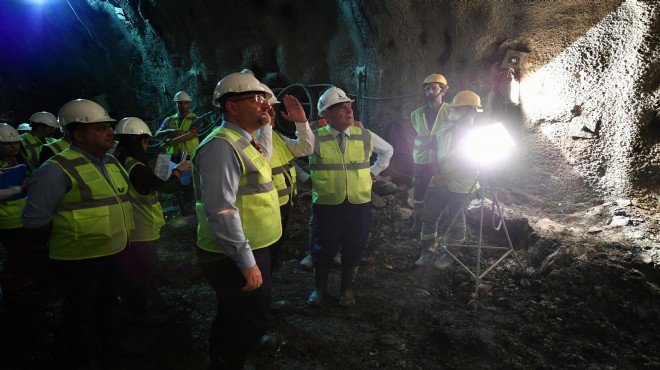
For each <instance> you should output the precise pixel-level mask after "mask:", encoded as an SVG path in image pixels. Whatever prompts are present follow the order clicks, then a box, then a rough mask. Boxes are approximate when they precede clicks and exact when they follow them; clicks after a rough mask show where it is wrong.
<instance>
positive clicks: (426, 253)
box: [415, 90, 482, 270]
mask: <svg viewBox="0 0 660 370" xmlns="http://www.w3.org/2000/svg"><path fill="white" fill-rule="evenodd" d="M481 111H482V108H481V99H480V98H479V96H478V95H477V94H475V93H474V92H472V91H467V90H466V91H460V92H459V93H457V94H456V96H454V100H453V101H452V103H451V104H450V105H449V115H448V117H447V121H446V122H444V123H443V124H441V125H440V126H439V127H437V128H436V130H435V132H434V133H433V135H432V137H431V142H430V148H429V152H430V155H431V157H430V158H429V159H430V166H431V172H432V174H433V178H432V179H431V182H430V185H429V187H428V189H427V190H426V194H425V196H424V204H425V206H426V207H425V209H424V215H423V216H422V230H421V247H422V251H421V255H420V257H419V258H418V259H417V261H416V262H415V265H416V266H418V267H422V266H426V265H428V264H429V263H430V262H431V260H432V258H433V254H434V252H435V250H436V248H437V241H436V239H437V237H438V220H439V218H440V216H441V214H442V213H443V211H445V210H446V212H445V213H444V214H445V216H446V217H447V218H448V219H449V220H452V219H453V218H454V217H456V220H455V221H454V224H453V226H452V229H451V230H448V232H447V233H446V238H445V239H446V240H443V241H442V242H443V243H445V245H452V246H451V247H450V249H452V250H453V251H456V249H457V248H458V247H457V245H460V244H463V242H464V241H465V233H466V224H465V206H466V200H467V198H468V197H469V196H470V194H471V191H474V190H477V189H478V188H479V184H478V183H476V184H475V181H476V179H477V176H478V171H477V169H476V168H474V166H473V165H472V164H470V163H469V162H467V160H466V158H464V156H463V155H461V154H462V153H461V152H460V151H459V150H458V149H459V148H460V146H461V143H462V141H463V140H464V138H465V137H466V135H467V134H468V132H469V130H470V129H471V128H472V125H473V124H474V118H475V117H476V115H477V113H478V112H481ZM473 185H476V186H475V187H474V188H473V187H472V186H473ZM453 262H454V258H453V257H451V256H450V255H449V254H446V253H445V254H443V255H442V256H441V257H440V259H439V260H438V261H437V262H436V263H435V264H434V266H435V267H436V268H437V269H439V270H443V269H446V268H448V267H449V266H451V265H452V264H453Z"/></svg>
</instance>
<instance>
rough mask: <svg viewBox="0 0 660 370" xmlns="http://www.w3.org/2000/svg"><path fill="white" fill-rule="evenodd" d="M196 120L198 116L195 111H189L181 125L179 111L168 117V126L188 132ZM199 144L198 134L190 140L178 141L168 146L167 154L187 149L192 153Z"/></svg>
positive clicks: (189, 153)
mask: <svg viewBox="0 0 660 370" xmlns="http://www.w3.org/2000/svg"><path fill="white" fill-rule="evenodd" d="M196 121H197V116H196V115H195V114H194V113H188V115H187V116H186V117H185V118H184V119H183V120H182V121H181V126H179V113H176V114H174V115H173V116H171V117H169V118H167V128H169V129H174V130H179V131H183V132H187V131H190V127H191V126H192V125H193V123H195V122H196ZM198 146H199V139H198V138H197V136H195V137H193V138H192V139H190V140H188V141H184V142H183V143H177V144H174V145H172V146H170V147H168V148H167V154H179V153H181V152H183V151H186V152H188V155H191V154H192V152H194V151H195V149H197V147H198Z"/></svg>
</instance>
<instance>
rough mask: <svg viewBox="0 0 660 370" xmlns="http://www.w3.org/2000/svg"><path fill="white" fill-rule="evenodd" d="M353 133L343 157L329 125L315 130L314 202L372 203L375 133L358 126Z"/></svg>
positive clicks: (348, 139)
mask: <svg viewBox="0 0 660 370" xmlns="http://www.w3.org/2000/svg"><path fill="white" fill-rule="evenodd" d="M349 130H350V136H348V137H346V138H345V140H346V145H345V147H344V154H343V155H342V153H341V150H340V149H339V144H338V143H337V140H336V139H335V137H334V135H333V134H332V131H330V128H329V127H328V126H326V127H322V128H320V129H318V130H315V131H314V136H315V138H316V140H315V143H314V153H312V154H311V155H310V156H309V168H310V172H311V176H312V202H314V203H318V204H341V203H342V202H344V200H346V199H348V201H349V203H352V204H362V203H367V202H369V201H371V186H372V180H371V170H370V169H369V167H370V165H369V158H370V157H371V153H372V151H373V144H372V142H371V132H370V131H369V130H367V129H362V128H359V127H356V126H351V127H349Z"/></svg>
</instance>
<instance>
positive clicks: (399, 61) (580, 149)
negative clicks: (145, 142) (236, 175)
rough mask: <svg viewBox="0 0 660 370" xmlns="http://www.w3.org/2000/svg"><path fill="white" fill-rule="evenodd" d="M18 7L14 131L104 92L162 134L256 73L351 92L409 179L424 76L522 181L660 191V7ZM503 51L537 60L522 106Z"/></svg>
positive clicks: (275, 2)
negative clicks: (463, 108)
mask: <svg viewBox="0 0 660 370" xmlns="http://www.w3.org/2000/svg"><path fill="white" fill-rule="evenodd" d="M18 4H19V3H18V2H13V1H10V2H3V3H2V4H1V5H0V7H2V8H1V9H2V10H3V12H2V13H0V21H2V22H0V24H1V26H0V27H3V31H4V34H6V35H7V40H9V41H10V43H9V46H10V47H12V48H13V49H14V50H17V52H15V53H14V54H11V55H10V54H7V53H0V63H2V65H3V66H5V68H2V69H1V70H0V112H1V113H2V116H4V117H9V118H10V119H11V120H12V121H14V122H19V121H22V120H24V119H26V118H27V117H29V115H30V114H31V113H33V112H34V111H37V110H42V109H46V110H50V111H53V112H56V111H57V109H58V108H59V106H61V105H62V104H63V103H64V102H66V101H68V100H71V99H73V98H78V97H89V98H91V97H97V98H98V99H99V100H101V101H104V103H105V104H106V105H107V106H108V108H109V109H111V110H113V115H116V116H117V117H118V118H121V117H123V116H128V115H136V116H140V117H143V118H145V119H146V120H149V121H151V123H152V125H157V124H158V122H160V121H161V120H162V118H163V116H164V115H166V114H168V113H169V112H171V110H172V109H173V104H172V103H171V97H172V96H173V94H174V93H175V92H176V91H178V90H181V89H183V90H187V91H188V92H190V93H191V94H192V96H193V107H192V108H193V111H195V112H197V113H200V114H203V113H206V112H209V111H211V110H212V109H213V107H212V106H211V104H210V97H211V93H212V91H213V88H214V86H215V84H216V83H217V81H218V80H219V79H220V78H222V76H224V75H226V74H227V73H229V72H233V71H238V70H241V69H243V68H250V69H252V70H253V71H254V72H255V74H256V75H257V77H259V78H261V79H262V80H263V81H265V82H266V83H268V84H269V85H270V86H271V87H273V88H275V89H276V91H277V88H284V87H287V86H289V85H291V84H295V83H301V84H304V85H306V86H308V87H309V90H310V91H311V97H312V99H311V100H312V101H310V102H307V103H308V104H312V105H313V104H315V103H316V101H315V98H316V97H317V96H318V94H320V93H321V92H322V90H323V89H324V88H325V86H326V85H327V84H335V85H338V86H340V87H342V88H344V89H345V90H346V91H347V92H349V93H350V94H354V96H355V97H356V98H357V102H356V104H355V109H356V110H357V116H358V117H359V118H360V119H362V120H363V121H365V123H366V125H367V126H368V127H370V128H372V129H373V130H374V131H376V132H378V133H379V134H381V136H384V137H385V138H386V139H388V140H390V141H391V142H393V143H394V145H395V148H396V155H395V158H394V162H393V166H392V169H391V170H390V171H389V174H391V175H393V176H398V177H399V178H402V179H404V181H409V180H410V175H411V165H410V164H411V163H410V151H411V150H410V148H411V146H412V138H413V136H414V133H413V132H412V130H411V128H410V124H409V114H410V112H411V111H412V110H413V109H415V108H416V107H418V106H421V105H422V104H423V103H424V102H423V98H422V94H421V93H422V89H421V81H422V80H423V79H424V77H425V76H426V75H428V74H430V73H432V72H439V73H442V74H444V75H445V76H446V77H447V79H448V81H449V85H450V90H449V92H448V93H447V95H446V96H445V100H446V101H450V100H451V99H452V97H453V96H454V94H455V93H456V92H458V91H460V90H464V89H469V90H473V91H475V92H477V93H478V94H479V95H480V96H481V98H482V101H483V104H484V108H485V112H484V113H483V114H482V115H481V117H480V120H481V121H484V122H487V121H502V122H504V123H505V125H506V126H507V127H508V128H509V129H510V131H511V133H512V134H513V135H514V137H515V138H516V140H517V141H518V142H519V143H520V144H524V146H525V147H524V148H523V147H522V145H519V146H520V147H521V148H520V149H519V153H520V154H521V155H520V156H519V158H518V160H517V161H516V162H514V163H511V164H510V165H509V166H508V168H507V169H506V170H505V172H506V175H507V178H508V179H509V180H510V181H511V182H514V181H518V182H522V183H528V184H533V183H534V182H535V181H538V175H539V174H545V175H546V177H547V178H548V179H550V180H551V181H550V182H551V184H550V185H548V186H547V188H550V189H555V188H557V189H564V190H568V191H570V190H571V189H578V190H579V189H581V188H582V187H583V186H585V185H586V186H588V187H590V188H591V189H592V191H593V192H594V193H597V194H598V195H599V196H604V197H619V196H625V195H638V196H640V197H643V196H647V197H646V198H644V199H645V200H650V201H653V197H652V196H653V195H654V194H656V193H658V192H659V191H658V187H659V185H658V182H659V181H660V180H659V179H658V175H657V173H658V168H660V163H659V162H660V159H659V158H660V155H659V152H660V148H659V142H660V133H659V131H660V129H659V128H658V123H659V119H658V105H660V103H659V101H660V97H659V93H658V81H659V79H660V78H659V77H658V73H659V72H658V70H660V69H659V68H658V60H659V58H658V55H659V51H658V44H659V41H660V40H658V38H659V36H658V35H659V34H660V32H658V31H659V29H658V28H659V22H658V4H657V2H656V1H653V0H645V1H641V0H627V1H614V0H612V1H609V0H604V1H586V0H572V1H571V0H566V1H519V0H500V1H485V0H475V1H437V0H436V1H431V0H426V1H424V0H414V1H366V2H363V1H357V0H337V1H321V0H311V1H310V0H272V1H265V0H246V1H233V2H224V1H223V2H219V1H212V0H206V1H202V0H200V1H194V2H184V1H171V0H159V1H141V2H134V1H128V0H112V1H102V0H87V1H82V0H78V1H73V0H70V1H69V2H55V3H52V4H50V5H48V6H47V7H44V8H42V10H40V12H41V16H40V17H38V18H35V16H34V8H30V7H29V6H27V5H18ZM20 4H22V3H20ZM13 18H18V19H17V21H16V22H14V23H12V22H10V21H12V19H13ZM34 29H39V32H33V31H34ZM30 30H31V31H32V32H28V31H30ZM26 39H27V46H25V45H26V42H25V41H26ZM44 50H46V51H47V54H44ZM508 50H518V51H523V52H527V53H529V54H528V57H527V58H526V60H525V63H524V64H523V65H522V68H521V69H520V70H518V71H516V77H517V78H519V79H520V80H521V83H522V87H521V99H522V103H521V105H519V106H518V105H514V104H512V103H510V102H509V100H508V88H509V87H508V86H509V79H508V78H507V71H506V69H503V68H502V61H503V59H504V56H505V54H506V52H507V51H508ZM44 55H46V57H44ZM358 67H360V68H363V70H364V72H365V79H364V80H363V81H359V80H358V74H357V72H356V68H358ZM301 97H302V98H304V96H301ZM525 153H526V154H528V155H525V157H526V158H523V154H525ZM530 166H533V167H534V168H533V169H530ZM550 175H552V176H550ZM566 184H574V185H572V186H569V187H568V188H567V185H566ZM544 185H547V184H544ZM552 185H555V186H552ZM512 186H513V185H512ZM519 187H520V189H521V191H525V186H523V185H519ZM544 191H546V190H544ZM541 193H542V192H541Z"/></svg>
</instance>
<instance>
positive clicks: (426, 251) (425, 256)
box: [415, 237, 438, 267]
mask: <svg viewBox="0 0 660 370" xmlns="http://www.w3.org/2000/svg"><path fill="white" fill-rule="evenodd" d="M437 246H438V245H437V243H436V242H435V238H434V237H432V238H430V239H426V240H422V254H421V255H420V256H419V258H418V259H417V261H415V266H417V267H424V266H426V265H428V264H429V263H431V260H432V259H433V254H434V253H435V249H436V247H437Z"/></svg>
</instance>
